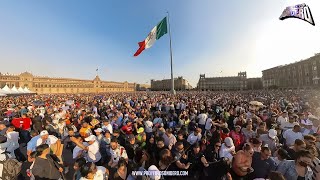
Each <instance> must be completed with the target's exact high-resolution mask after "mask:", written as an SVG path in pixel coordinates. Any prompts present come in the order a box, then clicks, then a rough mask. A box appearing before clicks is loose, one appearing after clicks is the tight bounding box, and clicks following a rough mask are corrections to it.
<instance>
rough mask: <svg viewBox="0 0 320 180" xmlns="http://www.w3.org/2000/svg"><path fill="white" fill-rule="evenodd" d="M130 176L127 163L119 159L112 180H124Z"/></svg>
mask: <svg viewBox="0 0 320 180" xmlns="http://www.w3.org/2000/svg"><path fill="white" fill-rule="evenodd" d="M130 174H131V172H130V171H129V168H128V163H127V161H126V160H125V159H123V158H121V159H120V160H119V162H118V169H117V171H116V172H115V174H114V175H113V179H114V180H126V179H127V178H128V176H129V175H130Z"/></svg>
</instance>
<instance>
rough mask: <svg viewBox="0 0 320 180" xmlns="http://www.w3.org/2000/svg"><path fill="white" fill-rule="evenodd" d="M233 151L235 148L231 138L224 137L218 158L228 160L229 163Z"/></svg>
mask: <svg viewBox="0 0 320 180" xmlns="http://www.w3.org/2000/svg"><path fill="white" fill-rule="evenodd" d="M235 150H236V148H235V146H234V144H233V140H232V138H231V137H226V138H225V139H224V143H223V144H222V146H221V148H220V151H219V155H220V158H223V157H225V158H228V159H229V160H230V161H232V158H233V155H234V153H235Z"/></svg>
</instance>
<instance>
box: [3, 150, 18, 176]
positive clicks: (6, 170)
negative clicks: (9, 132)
mask: <svg viewBox="0 0 320 180" xmlns="http://www.w3.org/2000/svg"><path fill="white" fill-rule="evenodd" d="M21 166H22V163H21V162H19V161H18V160H17V159H15V158H14V157H13V156H12V155H11V154H10V153H8V152H6V151H5V150H4V149H2V148H0V179H1V180H12V179H17V178H18V176H19V175H20V172H21Z"/></svg>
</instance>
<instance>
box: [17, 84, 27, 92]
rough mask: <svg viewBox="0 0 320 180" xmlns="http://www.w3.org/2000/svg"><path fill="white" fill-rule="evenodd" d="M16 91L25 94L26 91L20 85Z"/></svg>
mask: <svg viewBox="0 0 320 180" xmlns="http://www.w3.org/2000/svg"><path fill="white" fill-rule="evenodd" d="M18 91H19V92H20V93H21V94H26V92H24V90H23V88H22V87H21V86H20V87H19V89H18Z"/></svg>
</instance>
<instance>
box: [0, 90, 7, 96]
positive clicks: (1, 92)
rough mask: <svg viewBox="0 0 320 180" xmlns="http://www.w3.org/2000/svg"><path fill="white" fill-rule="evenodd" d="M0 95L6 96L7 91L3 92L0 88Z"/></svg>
mask: <svg viewBox="0 0 320 180" xmlns="http://www.w3.org/2000/svg"><path fill="white" fill-rule="evenodd" d="M0 94H4V95H6V94H8V92H7V91H5V90H2V89H1V88H0Z"/></svg>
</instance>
